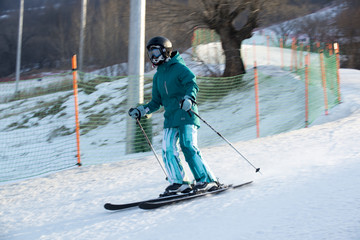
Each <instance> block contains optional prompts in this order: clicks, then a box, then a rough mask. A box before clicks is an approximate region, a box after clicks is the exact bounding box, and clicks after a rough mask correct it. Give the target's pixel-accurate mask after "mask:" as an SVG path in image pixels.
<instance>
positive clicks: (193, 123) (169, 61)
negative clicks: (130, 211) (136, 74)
mask: <svg viewBox="0 0 360 240" xmlns="http://www.w3.org/2000/svg"><path fill="white" fill-rule="evenodd" d="M146 48H147V51H148V56H149V58H150V61H151V62H152V64H153V65H154V66H157V72H156V73H155V75H154V77H153V87H152V99H151V100H150V102H148V103H147V104H145V105H141V106H138V107H136V108H131V109H130V110H129V115H130V116H131V117H132V118H134V119H140V118H141V117H143V116H145V115H146V114H150V113H152V112H155V111H157V110H159V108H160V107H161V106H164V108H165V113H164V118H165V120H164V131H163V140H162V142H163V143H162V157H163V161H164V165H165V169H166V172H167V174H168V181H169V182H170V185H169V186H168V187H167V188H166V189H165V192H164V194H162V195H161V196H167V195H172V194H176V193H180V192H181V193H187V192H190V191H195V192H200V191H201V192H203V191H209V190H210V191H211V190H215V189H217V188H219V184H218V182H217V181H216V178H215V176H214V174H213V173H212V171H211V170H210V168H209V166H208V165H207V163H206V161H205V160H204V159H203V158H202V156H201V153H200V150H199V149H198V147H197V129H198V128H199V127H200V122H199V119H198V118H197V117H196V116H195V115H194V114H191V111H194V112H196V113H197V111H198V110H197V106H196V105H195V100H196V94H197V92H198V91H199V87H198V86H197V84H196V77H195V75H194V73H193V72H192V71H191V70H190V69H189V68H188V67H187V66H186V65H185V62H184V60H183V59H182V57H181V56H180V54H179V52H177V51H172V43H171V42H170V40H169V39H167V38H165V37H160V36H158V37H154V38H152V39H150V40H149V42H148V43H147V45H146ZM190 110H191V111H190ZM179 145H180V147H181V150H182V151H183V153H184V156H185V160H186V162H187V164H188V165H189V168H190V170H191V172H192V175H193V176H194V179H195V181H196V183H195V185H193V187H192V186H191V185H190V182H189V179H188V177H187V176H186V174H185V171H184V169H183V166H182V164H181V160H180V158H179Z"/></svg>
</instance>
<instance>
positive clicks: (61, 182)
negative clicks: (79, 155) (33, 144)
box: [0, 69, 360, 240]
mask: <svg viewBox="0 0 360 240" xmlns="http://www.w3.org/2000/svg"><path fill="white" fill-rule="evenodd" d="M340 74H341V81H342V85H341V87H342V98H343V100H342V101H343V102H342V103H341V104H340V105H338V106H336V107H335V108H333V109H332V110H331V111H330V113H329V115H327V116H325V115H324V116H322V117H320V118H318V119H317V120H316V121H315V122H314V123H313V125H312V126H311V127H309V128H303V129H300V130H294V131H290V132H287V133H282V134H278V135H273V136H267V137H263V138H258V139H253V140H248V141H237V142H234V143H233V144H234V145H235V147H236V148H237V149H238V150H239V151H240V152H241V153H242V154H243V155H244V156H246V158H247V159H249V160H250V161H251V162H252V163H253V164H254V165H255V166H257V167H261V172H262V175H261V174H259V173H255V171H254V169H253V168H252V167H251V166H250V165H248V164H247V163H246V162H245V161H244V160H243V159H242V158H241V157H240V156H239V155H237V153H236V152H234V150H233V149H231V148H230V147H229V146H228V145H227V144H226V143H223V144H218V145H216V146H212V147H204V148H202V153H203V155H204V157H205V158H206V159H207V161H208V163H209V164H210V166H211V167H212V169H213V171H214V172H215V174H216V175H217V176H218V177H219V178H220V181H221V182H224V183H241V182H244V181H248V180H254V183H253V184H252V185H250V186H247V187H244V188H242V189H237V190H233V191H229V192H226V193H224V194H220V195H217V196H212V197H206V198H202V199H197V200H193V201H189V202H184V203H181V204H177V205H172V206H168V207H164V208H160V209H157V210H152V211H145V210H140V209H137V208H134V209H129V210H125V211H118V212H108V211H106V210H104V208H103V204H104V203H106V202H114V203H115V202H116V203H122V202H128V201H135V200H141V199H146V198H152V197H155V196H156V195H157V193H160V192H162V191H163V189H164V188H165V187H166V185H167V182H166V181H165V179H164V176H163V173H162V172H161V169H160V168H159V166H157V162H156V160H155V159H154V157H153V156H152V155H147V156H144V157H142V158H140V159H130V160H124V161H121V162H117V163H108V164H102V165H90V166H83V167H79V168H73V169H70V170H65V171H61V172H57V173H54V174H50V175H47V176H43V177H38V178H33V179H28V180H25V181H18V182H15V183H9V184H3V185H0V195H1V199H0V216H1V217H0V239H4V240H5V239H6V240H8V239H9V240H10V239H11V240H16V239H19V240H20V239H21V240H30V239H184V238H186V239H189V240H192V239H194V240H195V239H259V240H262V239H264V240H265V239H277V240H278V239H279V240H281V239H284V240H285V239H292V240H303V239H314V240H318V239H332V240H336V239H339V240H344V239H354V240H355V239H360V206H359V201H360V191H359V187H358V186H359V185H360V174H359V172H360V164H359V160H360V150H359V140H360V137H359V134H358V133H359V130H360V95H359V92H360V71H358V70H350V69H341V72H340ZM205 127H206V126H203V127H202V129H205ZM202 129H201V130H200V131H199V134H200V135H201V132H202ZM215 137H217V136H216V135H215V134H214V138H215Z"/></svg>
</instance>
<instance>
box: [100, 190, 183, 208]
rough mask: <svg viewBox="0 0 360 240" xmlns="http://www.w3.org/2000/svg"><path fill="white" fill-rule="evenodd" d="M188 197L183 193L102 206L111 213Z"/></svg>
mask: <svg viewBox="0 0 360 240" xmlns="http://www.w3.org/2000/svg"><path fill="white" fill-rule="evenodd" d="M188 195H190V194H189V193H183V194H177V195H170V196H166V197H158V198H153V199H148V200H142V201H138V202H130V203H123V204H113V203H106V204H105V205H104V208H105V209H106V210H111V211H114V210H122V209H126V208H132V207H137V206H139V205H140V204H141V203H143V202H156V201H168V200H173V199H176V198H182V197H185V196H188Z"/></svg>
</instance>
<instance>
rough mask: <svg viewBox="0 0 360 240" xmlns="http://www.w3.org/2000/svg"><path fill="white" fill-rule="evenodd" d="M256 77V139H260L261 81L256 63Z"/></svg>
mask: <svg viewBox="0 0 360 240" xmlns="http://www.w3.org/2000/svg"><path fill="white" fill-rule="evenodd" d="M254 77H255V106H256V137H260V113H259V112H260V111H259V79H258V71H257V66H256V61H255V62H254Z"/></svg>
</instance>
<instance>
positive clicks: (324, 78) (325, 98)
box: [320, 50, 329, 115]
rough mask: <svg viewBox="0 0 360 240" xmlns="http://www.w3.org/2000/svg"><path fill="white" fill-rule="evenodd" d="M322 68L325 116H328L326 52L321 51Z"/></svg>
mask: <svg viewBox="0 0 360 240" xmlns="http://www.w3.org/2000/svg"><path fill="white" fill-rule="evenodd" d="M320 68H321V79H322V86H323V90H324V106H325V115H328V109H329V107H328V98H327V89H326V74H325V63H324V52H323V50H320Z"/></svg>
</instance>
